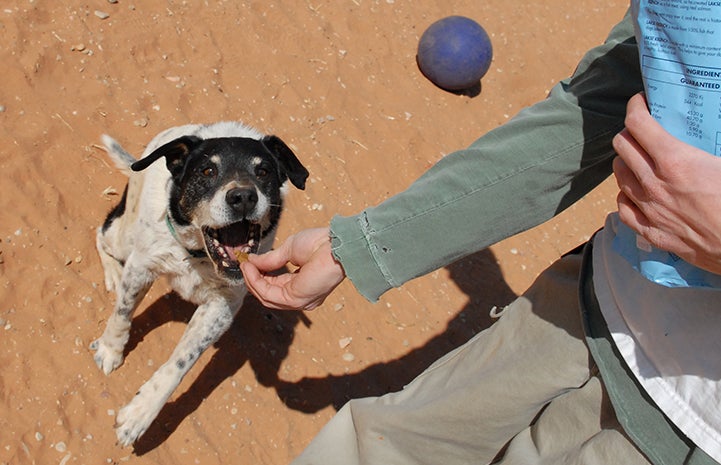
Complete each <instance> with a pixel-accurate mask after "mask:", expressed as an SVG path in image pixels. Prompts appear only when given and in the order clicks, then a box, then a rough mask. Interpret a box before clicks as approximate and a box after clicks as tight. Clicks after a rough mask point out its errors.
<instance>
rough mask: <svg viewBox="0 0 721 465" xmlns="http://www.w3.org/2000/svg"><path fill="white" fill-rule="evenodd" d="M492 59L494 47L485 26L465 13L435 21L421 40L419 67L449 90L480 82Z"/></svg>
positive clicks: (438, 84)
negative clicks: (464, 14)
mask: <svg viewBox="0 0 721 465" xmlns="http://www.w3.org/2000/svg"><path fill="white" fill-rule="evenodd" d="M492 58H493V47H492V46H491V40H490V39H489V37H488V34H487V33H486V31H485V29H483V27H482V26H481V25H480V24H478V23H477V22H475V21H474V20H472V19H470V18H466V17H464V16H448V17H446V18H443V19H440V20H438V21H436V22H435V23H433V24H431V25H430V26H429V27H428V29H426V31H425V32H424V33H423V35H422V36H421V40H420V41H419V42H418V55H417V60H418V67H419V68H420V70H421V72H422V73H423V74H424V75H425V76H426V77H427V78H428V79H429V80H430V81H431V82H432V83H434V84H435V85H437V86H438V87H440V88H442V89H446V90H453V91H457V90H465V89H469V88H471V87H473V86H475V85H477V84H478V83H479V82H480V80H481V78H482V77H483V76H484V75H485V74H486V72H487V71H488V68H489V67H490V66H491V59H492Z"/></svg>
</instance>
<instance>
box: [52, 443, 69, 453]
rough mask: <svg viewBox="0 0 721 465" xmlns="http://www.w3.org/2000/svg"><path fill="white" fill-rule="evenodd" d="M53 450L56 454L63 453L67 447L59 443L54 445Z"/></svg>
mask: <svg viewBox="0 0 721 465" xmlns="http://www.w3.org/2000/svg"><path fill="white" fill-rule="evenodd" d="M55 450H56V451H58V452H65V451H66V450H68V446H67V445H66V444H65V443H64V442H63V441H60V442H58V443H57V444H55Z"/></svg>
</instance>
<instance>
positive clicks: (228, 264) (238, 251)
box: [203, 220, 261, 279]
mask: <svg viewBox="0 0 721 465" xmlns="http://www.w3.org/2000/svg"><path fill="white" fill-rule="evenodd" d="M260 234H261V227H260V225H259V224H255V223H251V222H250V221H248V220H243V221H238V222H237V223H233V224H230V225H228V226H225V227H223V228H219V229H213V228H208V227H205V228H203V238H204V239H205V248H206V250H207V251H208V255H209V256H210V259H211V260H213V263H214V264H215V269H216V270H217V271H218V273H219V274H221V275H226V276H227V277H230V278H233V279H240V278H241V277H242V274H241V272H240V262H241V261H244V260H246V259H247V257H248V254H249V253H256V252H257V251H258V247H259V246H260Z"/></svg>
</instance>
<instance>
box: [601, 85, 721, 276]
mask: <svg viewBox="0 0 721 465" xmlns="http://www.w3.org/2000/svg"><path fill="white" fill-rule="evenodd" d="M625 123H626V129H624V130H623V131H622V132H620V133H619V134H618V135H616V137H615V138H614V139H613V147H614V149H615V150H616V153H617V154H618V157H616V158H615V159H614V161H613V172H614V174H615V176H616V182H617V184H618V187H619V188H620V193H619V194H618V198H617V202H618V212H619V217H620V219H621V221H623V222H624V223H625V224H626V225H628V226H629V227H630V228H631V229H633V230H634V231H636V233H638V234H640V235H641V236H642V237H643V238H645V239H646V240H647V241H648V242H650V243H651V244H652V245H654V246H656V247H657V248H659V249H662V250H666V251H668V252H672V253H674V254H676V255H678V256H679V257H681V258H683V259H684V260H686V261H687V262H689V263H691V264H693V265H695V266H698V267H699V268H703V269H705V270H708V271H711V272H713V273H716V274H721V189H720V188H719V185H720V184H721V158H720V157H715V156H713V155H711V154H709V153H707V152H704V151H703V150H700V149H698V148H696V147H694V146H691V145H688V144H686V143H684V142H682V141H680V140H678V139H676V138H675V137H673V136H672V135H671V134H669V133H668V132H666V130H664V129H663V128H662V127H661V125H660V124H659V123H658V122H657V121H656V120H655V119H654V118H653V116H651V114H650V113H649V110H648V107H647V104H646V99H645V97H644V95H643V94H638V95H635V96H634V97H632V98H631V100H629V102H628V107H627V113H626V120H625Z"/></svg>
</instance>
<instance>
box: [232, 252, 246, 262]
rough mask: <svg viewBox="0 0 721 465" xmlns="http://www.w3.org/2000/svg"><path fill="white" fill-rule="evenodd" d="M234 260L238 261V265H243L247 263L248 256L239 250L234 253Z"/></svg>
mask: <svg viewBox="0 0 721 465" xmlns="http://www.w3.org/2000/svg"><path fill="white" fill-rule="evenodd" d="M235 258H236V259H237V260H238V263H243V262H247V261H248V254H247V253H245V252H241V251H240V250H236V251H235Z"/></svg>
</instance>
